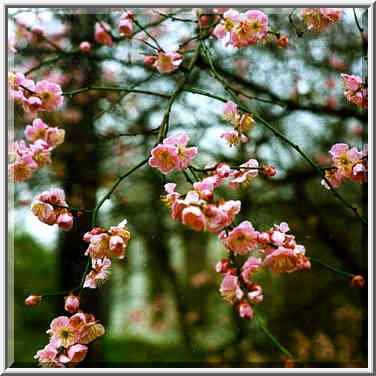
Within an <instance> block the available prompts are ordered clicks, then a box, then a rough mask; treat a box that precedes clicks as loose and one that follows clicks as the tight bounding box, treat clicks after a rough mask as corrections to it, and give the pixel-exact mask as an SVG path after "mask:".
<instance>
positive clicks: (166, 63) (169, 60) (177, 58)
mask: <svg viewBox="0 0 376 376" xmlns="http://www.w3.org/2000/svg"><path fill="white" fill-rule="evenodd" d="M182 61H183V56H182V55H180V54H179V53H177V52H172V51H170V52H160V53H159V54H158V56H157V59H156V61H155V63H154V67H155V68H157V69H158V71H159V72H160V73H171V72H173V71H175V70H176V69H178V68H179V65H180V64H181V63H182Z"/></svg>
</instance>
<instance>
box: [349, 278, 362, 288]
mask: <svg viewBox="0 0 376 376" xmlns="http://www.w3.org/2000/svg"><path fill="white" fill-rule="evenodd" d="M351 284H352V285H353V286H354V287H356V288H361V287H363V286H364V284H365V281H364V278H363V277H362V276H361V275H355V276H354V277H353V278H352V279H351Z"/></svg>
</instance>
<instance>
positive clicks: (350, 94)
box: [341, 73, 368, 109]
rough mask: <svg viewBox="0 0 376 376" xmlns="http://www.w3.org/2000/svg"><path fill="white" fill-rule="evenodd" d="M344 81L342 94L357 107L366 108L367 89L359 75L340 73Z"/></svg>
mask: <svg viewBox="0 0 376 376" xmlns="http://www.w3.org/2000/svg"><path fill="white" fill-rule="evenodd" d="M341 77H342V78H343V81H344V90H345V91H344V93H343V94H344V96H345V97H346V99H347V100H348V101H349V102H351V103H354V104H356V105H357V106H359V107H362V108H365V109H367V108H368V89H367V87H366V86H365V85H364V84H363V82H362V79H361V78H360V77H359V76H355V75H349V74H345V73H342V74H341Z"/></svg>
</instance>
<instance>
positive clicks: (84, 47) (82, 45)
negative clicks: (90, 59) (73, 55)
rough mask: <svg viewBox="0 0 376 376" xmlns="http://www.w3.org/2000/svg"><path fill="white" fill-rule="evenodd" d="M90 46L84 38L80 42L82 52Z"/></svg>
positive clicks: (87, 50) (88, 49)
mask: <svg viewBox="0 0 376 376" xmlns="http://www.w3.org/2000/svg"><path fill="white" fill-rule="evenodd" d="M90 48H91V44H90V43H89V42H87V41H86V40H85V41H84V42H81V43H80V50H81V51H83V52H89V51H90Z"/></svg>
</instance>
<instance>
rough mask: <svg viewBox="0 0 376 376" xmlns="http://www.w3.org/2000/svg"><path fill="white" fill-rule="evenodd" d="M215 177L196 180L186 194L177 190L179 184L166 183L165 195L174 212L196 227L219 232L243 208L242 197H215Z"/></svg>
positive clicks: (182, 219)
mask: <svg viewBox="0 0 376 376" xmlns="http://www.w3.org/2000/svg"><path fill="white" fill-rule="evenodd" d="M214 185H215V177H209V178H206V179H204V180H203V181H201V182H196V183H194V184H193V188H194V189H193V190H191V191H189V192H188V193H187V194H186V195H185V196H182V195H180V194H179V193H177V192H175V188H176V184H174V183H168V184H166V185H165V190H166V192H167V195H166V197H165V198H164V199H163V201H165V203H166V204H167V205H168V206H169V207H171V216H172V218H173V219H175V220H177V221H181V222H182V223H184V224H185V225H187V226H189V227H190V228H192V229H193V230H195V231H208V232H212V233H216V232H219V231H221V230H222V229H223V228H225V227H226V226H229V225H230V224H231V223H232V222H233V220H234V219H235V217H236V215H237V214H238V213H239V212H240V205H241V204H240V201H235V200H228V201H225V200H224V199H223V198H221V199H220V200H218V201H215V200H214V193H213V190H214Z"/></svg>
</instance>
